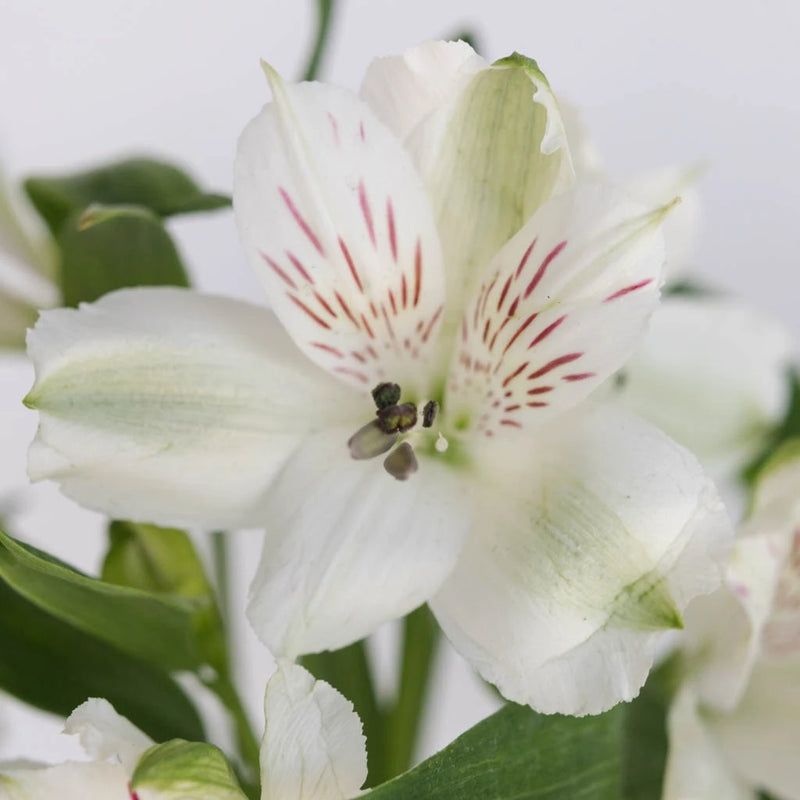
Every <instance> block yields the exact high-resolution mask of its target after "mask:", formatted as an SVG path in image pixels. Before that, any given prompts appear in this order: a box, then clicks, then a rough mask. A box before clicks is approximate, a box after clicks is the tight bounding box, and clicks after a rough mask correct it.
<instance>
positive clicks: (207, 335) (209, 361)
mask: <svg viewBox="0 0 800 800" xmlns="http://www.w3.org/2000/svg"><path fill="white" fill-rule="evenodd" d="M29 342H30V347H29V351H30V355H31V357H32V358H33V361H34V364H35V366H36V373H37V380H36V383H35V385H34V387H33V389H32V390H31V393H30V395H29V397H28V402H29V403H30V404H31V405H34V406H35V407H37V408H38V409H39V411H40V423H39V432H38V434H37V438H36V440H35V441H34V443H33V445H32V446H31V450H30V456H29V472H30V474H31V477H32V478H33V479H35V480H38V479H41V478H51V479H53V480H56V481H58V482H59V483H60V484H61V487H62V490H63V491H64V493H65V494H67V495H69V496H70V497H73V498H74V499H76V500H78V502H80V503H83V504H84V505H87V506H89V507H91V508H97V509H99V510H102V511H105V512H106V513H108V514H111V515H114V516H120V517H123V518H125V519H135V520H141V521H149V522H159V523H161V524H173V525H199V526H208V527H210V526H220V527H237V526H246V525H259V524H263V522H264V521H265V517H264V516H263V499H264V497H263V496H264V493H265V490H266V488H267V486H268V485H269V482H270V481H271V479H272V477H273V475H274V474H275V472H276V471H277V470H279V469H280V467H281V465H282V464H283V462H284V461H285V460H286V458H287V457H288V456H289V454H290V453H291V452H292V451H293V449H294V448H295V447H296V446H297V444H298V443H299V442H300V441H301V440H302V438H303V437H304V436H306V435H307V434H308V433H309V432H310V431H313V430H315V429H316V428H319V427H324V426H325V425H326V424H328V423H329V422H332V423H334V424H335V423H337V422H338V423H339V424H341V422H342V420H345V419H351V418H353V419H356V420H357V419H360V418H361V415H362V414H364V413H369V408H370V406H371V403H368V402H367V401H366V400H363V399H362V398H359V397H358V396H356V395H355V394H354V393H351V392H350V391H348V390H346V389H345V388H344V387H342V386H341V385H340V384H339V383H338V382H337V381H334V380H332V379H331V378H329V377H328V376H327V375H325V373H324V372H322V371H321V370H319V369H317V368H316V367H314V366H313V365H311V364H310V363H308V362H307V360H306V359H305V358H304V357H303V356H302V354H300V352H299V351H298V350H297V349H296V348H295V347H294V345H293V344H292V342H291V341H290V340H289V339H288V337H287V336H286V335H285V333H284V332H283V330H282V329H281V326H280V325H279V324H278V322H277V320H275V318H274V316H273V315H272V313H271V312H270V311H268V310H266V309H263V308H258V307H256V306H250V305H248V304H246V303H241V302H238V301H233V300H226V299H223V298H215V297H204V296H202V295H199V294H196V293H194V292H191V291H188V290H181V289H131V290H125V291H121V292H115V293H113V294H110V295H106V296H105V297H104V298H102V299H101V300H99V301H98V302H97V303H95V304H93V305H88V306H83V307H82V308H81V309H79V310H72V309H61V310H57V311H51V312H46V313H44V314H43V315H42V317H41V318H40V321H39V323H38V324H37V326H36V328H35V329H34V331H33V332H32V333H31V335H30V340H29Z"/></svg>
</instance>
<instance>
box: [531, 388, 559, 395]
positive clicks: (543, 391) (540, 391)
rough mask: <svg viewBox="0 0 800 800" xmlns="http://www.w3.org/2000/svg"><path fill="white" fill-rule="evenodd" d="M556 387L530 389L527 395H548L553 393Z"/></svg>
mask: <svg viewBox="0 0 800 800" xmlns="http://www.w3.org/2000/svg"><path fill="white" fill-rule="evenodd" d="M554 388H555V387H554V386H537V387H536V388H535V389H528V391H527V394H547V393H548V392H552V391H553V389H554Z"/></svg>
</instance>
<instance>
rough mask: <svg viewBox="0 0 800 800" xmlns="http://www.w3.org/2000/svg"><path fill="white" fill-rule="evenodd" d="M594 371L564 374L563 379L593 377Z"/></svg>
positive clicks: (577, 379)
mask: <svg viewBox="0 0 800 800" xmlns="http://www.w3.org/2000/svg"><path fill="white" fill-rule="evenodd" d="M594 376H595V373H594V372H574V373H573V374H572V375H564V376H563V377H562V378H561V380H563V381H585V380H586V379H587V378H594Z"/></svg>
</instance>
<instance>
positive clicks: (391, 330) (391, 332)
mask: <svg viewBox="0 0 800 800" xmlns="http://www.w3.org/2000/svg"><path fill="white" fill-rule="evenodd" d="M381 314H382V315H383V321H384V322H385V323H386V330H388V331H389V336H390V337H391V338H392V340H393V341H394V340H395V339H396V338H397V337H396V336H395V334H394V328H393V327H392V321H391V320H390V319H389V315H388V314H387V313H386V306H385V305H384V304H383V303H381Z"/></svg>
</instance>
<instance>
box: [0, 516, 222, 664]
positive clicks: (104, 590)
mask: <svg viewBox="0 0 800 800" xmlns="http://www.w3.org/2000/svg"><path fill="white" fill-rule="evenodd" d="M0 581H3V582H5V584H6V585H7V586H8V587H9V588H11V589H13V590H14V591H15V592H17V593H18V594H19V595H21V596H22V597H24V598H25V599H27V600H28V601H30V602H31V603H33V604H35V605H36V606H38V607H39V608H40V609H42V610H43V611H46V612H47V613H48V614H51V615H53V616H54V617H56V618H58V619H60V620H63V621H64V622H67V623H69V624H70V625H73V626H74V627H76V628H79V629H80V630H82V631H84V632H85V633H88V634H90V635H92V636H96V637H97V638H99V639H102V640H103V641H105V642H107V643H108V644H111V645H113V646H115V647H118V648H119V649H120V650H123V651H124V652H126V653H129V654H131V655H134V656H136V657H138V658H141V659H144V660H146V661H150V662H151V663H153V664H157V665H159V666H160V667H162V668H163V669H167V670H178V669H196V668H197V667H198V666H200V665H201V664H203V663H205V658H204V655H203V653H202V648H201V646H200V643H199V640H198V630H199V629H201V626H202V622H203V615H204V614H206V613H207V611H208V607H209V603H208V601H207V600H201V599H190V598H183V597H176V596H173V595H166V594H156V593H153V592H144V591H141V590H138V589H130V588H127V587H122V586H114V585H113V584H110V583H105V582H103V581H100V580H97V579H95V578H89V577H87V576H86V575H83V574H81V573H80V572H78V571H77V570H74V569H72V568H71V567H68V566H66V565H65V564H62V563H60V562H57V561H56V560H55V559H52V558H51V557H48V556H46V555H45V554H42V553H41V552H39V551H36V550H34V549H33V548H29V547H26V546H23V545H22V544H20V543H19V542H17V541H16V540H14V539H12V538H11V537H10V536H7V535H6V534H4V533H1V532H0Z"/></svg>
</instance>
